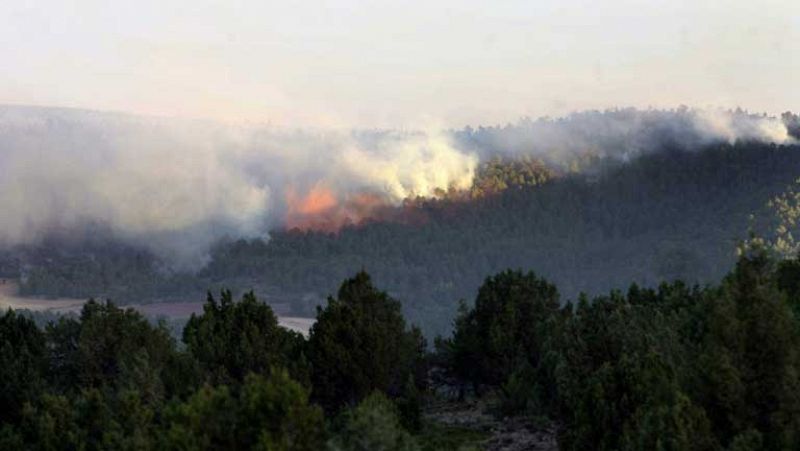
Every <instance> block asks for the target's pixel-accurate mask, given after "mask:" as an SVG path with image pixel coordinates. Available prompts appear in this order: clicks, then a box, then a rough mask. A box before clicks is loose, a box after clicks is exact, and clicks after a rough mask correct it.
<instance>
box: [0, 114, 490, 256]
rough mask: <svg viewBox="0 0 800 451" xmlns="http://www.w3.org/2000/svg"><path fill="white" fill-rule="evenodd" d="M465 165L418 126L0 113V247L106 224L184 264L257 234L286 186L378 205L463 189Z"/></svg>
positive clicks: (279, 216) (281, 201)
mask: <svg viewBox="0 0 800 451" xmlns="http://www.w3.org/2000/svg"><path fill="white" fill-rule="evenodd" d="M475 164H476V160H475V158H474V157H473V156H470V155H468V154H465V153H461V152H459V151H457V150H455V149H453V148H452V147H450V145H449V143H448V142H447V139H445V138H444V137H441V136H433V135H430V136H429V135H427V134H420V133H407V134H406V133H382V132H381V133H379V132H374V133H365V134H362V135H358V134H354V133H348V132H335V131H324V132H323V131H287V130H278V129H273V128H270V127H257V126H248V125H231V124H220V123H213V122H203V121H183V120H167V119H158V118H142V117H137V116H129V115H123V114H108V113H96V112H87V111H78V110H66V109H42V108H25V107H4V108H0V212H1V213H0V243H2V244H3V245H5V246H8V245H13V244H19V243H32V242H36V241H37V240H39V239H41V238H42V237H44V236H46V235H48V234H53V233H63V232H64V231H65V230H66V231H69V230H77V229H80V228H81V227H85V226H86V225H89V224H95V223H99V224H103V225H107V226H108V228H110V229H111V230H112V231H113V232H114V233H115V234H116V235H117V236H118V237H119V238H122V239H126V240H130V241H133V242H135V243H144V244H145V245H146V246H147V247H148V248H150V249H151V250H152V251H154V252H155V253H157V254H158V255H160V256H161V257H165V258H167V259H168V260H169V261H171V262H172V263H173V264H177V265H178V266H181V267H184V268H190V267H198V266H200V265H202V263H203V260H204V256H205V254H206V252H207V250H208V249H209V247H210V245H211V244H212V243H213V242H214V241H216V240H218V239H220V238H222V237H224V236H230V237H234V238H238V237H256V236H264V235H265V234H266V232H267V230H269V228H270V227H274V226H277V225H279V224H280V223H281V222H282V220H283V216H284V213H285V211H286V210H287V208H288V207H289V206H287V205H286V202H287V193H288V192H290V191H291V192H293V193H299V196H301V197H302V196H303V195H304V193H306V192H307V191H309V190H311V189H312V188H314V187H319V186H325V187H326V189H329V190H331V191H332V193H333V194H331V195H333V196H336V197H338V196H346V195H347V194H348V193H354V192H360V191H370V192H374V193H376V194H378V195H380V196H381V198H383V199H385V200H386V201H387V202H392V201H394V202H399V201H400V200H402V198H403V197H405V196H409V195H431V194H432V192H433V190H434V189H435V188H437V187H445V188H446V187H447V186H450V185H456V186H458V187H465V186H468V184H469V182H470V180H471V178H472V172H473V170H474V168H475Z"/></svg>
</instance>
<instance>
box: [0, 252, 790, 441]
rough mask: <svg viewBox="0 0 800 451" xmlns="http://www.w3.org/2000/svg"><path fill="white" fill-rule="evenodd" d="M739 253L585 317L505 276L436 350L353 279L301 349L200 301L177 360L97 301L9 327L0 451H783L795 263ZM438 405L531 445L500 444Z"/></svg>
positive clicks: (489, 282)
mask: <svg viewBox="0 0 800 451" xmlns="http://www.w3.org/2000/svg"><path fill="white" fill-rule="evenodd" d="M739 249H740V257H739V258H738V260H737V262H736V265H735V267H734V268H733V270H732V271H731V272H730V273H729V274H728V275H727V276H726V277H725V278H724V279H723V281H722V282H721V283H720V284H718V285H713V286H707V287H704V288H701V287H699V286H696V285H695V286H691V285H688V284H686V283H684V282H682V281H675V282H672V283H664V284H661V285H660V286H659V287H658V288H656V289H647V288H641V287H639V286H638V285H636V284H633V285H631V286H630V287H629V288H628V290H627V291H625V292H621V291H612V292H610V293H609V294H606V295H602V296H597V297H594V298H592V299H590V298H588V297H586V296H580V297H578V298H576V299H575V298H568V299H562V298H561V295H560V293H559V290H558V288H557V287H556V285H554V284H552V283H550V282H549V281H547V280H546V279H545V278H542V277H540V276H539V275H537V274H535V273H533V272H522V271H512V270H508V271H503V272H500V273H498V274H495V275H493V276H491V277H488V278H486V279H485V281H484V282H483V284H482V285H481V287H480V289H479V290H478V292H477V296H476V297H475V298H474V301H471V302H470V303H462V305H461V306H460V308H459V314H458V315H457V316H456V318H455V320H454V322H453V326H454V327H453V332H452V334H449V335H448V336H446V337H439V338H437V339H436V340H435V343H434V345H435V346H434V347H433V348H431V347H429V346H428V345H427V344H426V341H425V339H424V338H423V336H422V334H421V332H420V331H419V329H417V328H416V327H414V326H413V325H411V324H409V323H407V322H406V320H405V319H404V317H403V315H402V313H401V309H400V303H399V302H398V301H397V300H395V299H393V298H392V297H391V296H389V295H388V294H386V293H385V292H383V291H381V290H380V289H379V288H378V287H376V286H375V285H374V284H373V281H372V279H371V278H370V276H369V275H368V274H366V273H365V272H359V273H358V274H356V275H355V276H354V277H352V278H350V279H347V280H345V281H344V282H343V283H342V284H341V286H340V288H339V290H338V292H337V293H336V295H335V296H331V297H329V298H328V300H327V301H326V303H325V305H324V306H323V307H320V308H319V309H318V310H317V315H316V316H317V322H316V323H315V325H314V326H313V328H312V329H311V332H310V335H309V337H308V338H305V337H303V336H302V335H300V334H297V333H294V332H290V331H288V330H285V329H282V328H281V327H279V326H278V324H277V320H276V316H275V315H274V313H273V312H272V309H271V308H270V307H269V306H268V305H266V304H264V303H262V302H260V301H259V300H258V299H256V297H255V296H254V295H253V294H252V293H249V294H245V295H244V296H243V297H242V298H241V300H238V301H237V300H235V299H234V298H233V295H232V294H231V292H229V291H223V292H222V293H221V295H220V296H219V297H215V296H212V295H210V294H209V296H208V299H207V301H206V303H205V306H204V311H203V313H202V314H200V315H195V316H192V318H191V319H190V320H189V322H188V323H187V324H186V326H185V328H184V330H183V333H182V337H181V339H180V340H179V341H176V340H175V339H174V338H173V337H172V336H171V335H170V333H169V331H168V330H167V329H166V326H165V325H164V324H156V325H153V324H152V323H150V322H148V321H147V320H146V319H145V318H144V317H143V316H141V314H139V313H136V312H135V311H133V310H125V309H122V308H120V307H117V306H116V305H114V304H113V303H111V302H96V301H90V302H89V303H87V304H86V305H85V306H84V307H83V310H82V312H81V314H80V316H79V317H77V318H69V317H62V318H59V319H56V320H51V321H49V322H48V323H47V324H46V325H45V326H44V327H40V326H37V325H36V323H35V322H34V320H33V319H31V318H29V316H28V315H27V314H24V313H16V312H14V311H11V310H9V311H7V312H5V313H4V314H3V315H2V316H0V404H2V405H3V409H2V411H1V412H0V448H2V449H10V450H11V449H41V450H58V449H64V450H77V449H85V450H93V449H136V450H147V449H176V450H177V449H180V450H192V449H198V450H200V449H264V450H319V449H331V450H364V451H366V450H448V449H450V450H467V449H502V448H501V446H512V445H513V446H519V448H514V449H552V448H549V447H548V446H555V443H556V442H557V443H558V447H559V448H560V449H563V450H582V449H598V450H618V449H626V450H651V449H662V450H689V449H694V450H739V451H741V450H783V449H794V448H796V447H797V446H799V445H800V397H799V396H798V393H800V360H798V359H800V355H798V349H799V348H798V344H800V342H798V340H800V316H798V314H800V292H799V291H798V286H800V284H798V280H800V262H798V261H797V260H795V259H789V260H779V259H776V258H775V256H774V254H773V253H772V252H771V250H770V249H769V248H768V247H764V246H763V245H761V244H758V242H757V241H753V242H750V243H742V244H741V245H740V247H739ZM564 301H566V302H564ZM442 406H449V407H448V409H449V410H448V411H449V412H451V414H452V412H453V411H454V409H466V410H467V411H473V413H471V415H473V416H475V415H483V416H487V415H488V416H491V417H495V418H498V419H499V420H497V421H500V422H499V423H496V424H497V425H509V424H515V425H519V426H518V427H519V428H520V431H526V432H524V433H521V432H520V431H517V432H516V433H515V435H512V436H508V437H505V438H497V435H498V433H499V432H498V429H496V426H494V427H491V428H483V427H478V426H475V425H474V424H472V423H455V424H454V423H451V422H448V420H447V417H446V416H443V415H441V414H440V413H439V412H442V410H441V407H442ZM535 431H540V432H539V433H535ZM541 431H544V432H541ZM525 434H527V435H525ZM536 434H539V435H536ZM541 434H544V437H551V439H548V440H547V441H545V442H542V441H539V440H540V439H536V440H534V441H531V440H530V439H525V440H527V441H525V440H523V441H522V442H520V440H521V439H520V437H540V438H541V437H542V435H541ZM547 444H550V445H547Z"/></svg>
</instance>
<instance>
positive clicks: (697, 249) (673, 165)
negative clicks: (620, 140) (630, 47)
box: [7, 142, 800, 335]
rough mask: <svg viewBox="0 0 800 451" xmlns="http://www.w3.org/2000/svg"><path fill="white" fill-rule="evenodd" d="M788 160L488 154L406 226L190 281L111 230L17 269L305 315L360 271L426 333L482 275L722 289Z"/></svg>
mask: <svg viewBox="0 0 800 451" xmlns="http://www.w3.org/2000/svg"><path fill="white" fill-rule="evenodd" d="M798 150H800V148H798V147H797V146H790V145H786V146H778V145H773V144H764V143H759V142H737V143H735V144H725V143H717V144H712V145H707V146H705V147H702V148H686V147H685V146H676V147H668V146H665V147H664V148H662V149H660V150H659V151H652V152H647V153H643V154H641V155H640V156H638V157H635V158H632V159H630V160H629V161H619V160H618V159H616V158H614V159H605V160H604V159H603V158H601V157H596V158H594V160H592V162H591V167H592V168H593V169H592V170H591V171H584V172H576V173H573V172H570V171H569V169H568V167H567V168H566V169H565V168H556V167H554V166H552V165H548V164H546V163H544V162H543V161H541V160H536V159H531V158H527V159H526V158H523V157H519V158H517V159H508V158H510V157H506V159H498V158H499V157H494V158H490V159H489V160H487V161H486V162H485V163H483V164H482V166H481V167H480V168H479V170H478V177H476V179H475V183H474V186H473V189H472V190H471V191H470V192H469V193H467V194H466V197H465V195H462V194H458V193H450V194H443V196H442V197H441V198H438V199H415V200H411V201H409V202H406V204H405V205H403V206H401V207H398V209H399V210H401V211H405V212H406V213H407V214H406V215H405V216H402V215H401V216H402V217H406V218H413V220H409V221H402V220H400V221H378V220H376V221H369V222H366V223H362V224H355V225H352V226H349V227H345V228H344V229H342V230H341V231H339V232H338V233H335V234H333V233H324V232H315V231H299V230H275V231H273V232H272V233H271V234H270V237H269V240H268V241H263V240H253V241H245V240H235V239H232V240H229V241H226V242H221V243H219V244H218V245H217V246H216V247H215V248H214V249H213V250H212V252H211V254H210V260H209V262H208V264H207V265H206V266H205V267H204V268H203V269H202V270H201V271H199V272H198V273H195V274H190V273H180V272H178V273H176V272H174V271H170V270H168V269H165V268H164V267H163V265H161V264H160V263H159V262H158V261H157V260H156V259H155V258H154V257H153V256H152V255H150V254H148V253H147V252H145V251H143V250H141V249H138V248H135V247H133V246H129V245H124V244H120V243H118V242H115V241H114V240H113V239H112V238H110V237H109V238H104V237H108V236H110V234H109V233H104V231H103V229H102V227H101V226H98V229H97V230H90V231H87V232H86V234H85V236H77V237H76V236H74V235H72V236H70V237H69V239H61V238H62V237H58V236H56V237H55V238H53V239H52V240H51V241H49V242H45V243H44V244H43V245H42V246H39V247H30V248H27V249H24V250H23V251H20V252H19V253H18V255H17V256H18V258H19V261H20V263H19V268H18V270H19V271H20V272H22V273H23V283H22V287H21V288H22V291H23V293H24V294H29V295H51V296H70V297H79V298H87V297H89V296H101V297H109V298H112V299H115V300H117V301H118V302H120V303H123V304H124V303H127V302H151V301H156V300H164V299H178V300H187V299H189V300H191V299H197V298H198V297H200V296H202V293H204V292H205V291H206V290H208V289H212V290H214V291H216V290H219V289H221V288H224V287H236V288H238V289H240V290H248V289H253V290H255V291H256V293H257V294H259V295H260V296H261V297H263V298H266V299H268V300H269V301H270V302H275V303H288V304H290V305H291V307H292V309H293V311H294V313H295V314H297V315H309V314H311V313H313V311H314V307H315V306H316V305H318V304H320V303H321V302H322V300H323V298H324V295H325V293H328V292H330V291H331V290H333V289H334V288H335V286H336V284H337V283H338V281H339V280H341V279H343V278H345V277H347V275H348V274H351V273H353V272H354V271H357V270H359V269H366V270H368V271H369V272H370V274H372V275H373V277H374V279H375V280H376V282H377V283H379V284H380V285H381V286H383V287H385V288H386V289H387V291H388V292H389V293H391V294H392V295H393V296H395V297H396V298H398V299H402V301H403V308H404V312H405V313H406V314H407V315H408V316H409V318H411V319H412V320H413V321H415V322H416V323H417V324H419V325H420V326H421V327H422V328H423V330H424V331H425V332H426V334H428V335H430V334H432V333H435V332H444V331H446V330H447V329H448V327H449V321H450V318H451V317H452V315H453V314H454V312H455V309H456V305H457V301H458V300H459V299H462V298H468V297H469V296H470V295H471V293H472V292H473V291H474V290H475V289H476V288H477V287H478V285H479V284H480V283H481V281H482V279H483V277H484V276H485V274H489V273H492V272H496V271H500V270H502V269H504V268H508V267H511V268H534V269H535V270H536V271H537V273H539V274H542V275H543V276H545V277H547V278H548V279H549V280H552V281H554V282H555V283H557V284H558V286H559V287H560V290H561V291H562V292H563V293H565V294H566V295H568V296H570V297H574V296H577V294H578V293H580V292H587V293H589V294H599V293H602V292H605V291H608V290H609V289H612V288H624V287H625V286H626V285H627V284H628V283H630V282H632V281H635V282H637V283H639V284H641V285H643V286H653V285H654V284H656V283H657V282H658V281H660V280H665V279H666V280H669V279H674V278H681V279H684V280H687V281H688V282H691V283H694V282H699V283H709V282H715V281H719V280H720V278H721V277H722V276H723V275H724V273H725V271H727V269H728V268H730V267H731V265H732V264H733V262H734V254H733V252H732V251H731V249H732V248H733V245H734V243H735V241H736V240H737V239H740V238H743V237H744V236H745V235H746V233H747V230H748V228H749V227H755V228H756V229H757V230H758V231H761V232H764V233H770V232H769V230H767V229H768V228H769V227H770V225H769V224H765V223H764V222H763V221H756V223H755V224H754V223H752V221H751V219H750V217H751V215H755V217H756V218H763V217H765V215H766V216H768V214H767V213H766V212H765V209H766V204H767V202H768V201H769V200H770V199H771V198H773V197H774V196H775V195H777V194H778V193H781V192H783V190H785V189H786V187H787V186H788V185H790V184H791V183H792V182H793V181H794V179H795V178H796V176H797V174H798V173H800V152H798ZM587 164H588V163H587ZM567 166H568V165H567ZM396 216H397V215H396ZM396 216H395V217H396ZM69 243H73V244H69ZM19 255H22V257H19ZM7 266H12V265H11V264H7Z"/></svg>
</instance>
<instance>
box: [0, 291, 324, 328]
mask: <svg viewBox="0 0 800 451" xmlns="http://www.w3.org/2000/svg"><path fill="white" fill-rule="evenodd" d="M18 293H19V286H18V284H17V282H16V281H14V280H10V279H0V310H3V311H4V310H5V309H8V308H11V309H25V310H32V311H37V312H45V311H47V312H53V313H70V312H74V313H78V312H80V310H81V306H83V304H84V303H85V302H86V301H85V300H83V299H74V298H56V299H45V298H35V297H22V296H19V294H18ZM125 307H132V308H134V309H136V310H138V311H140V312H141V313H142V314H144V315H146V316H154V317H159V316H164V317H167V318H170V319H183V318H188V317H189V316H191V315H192V313H197V314H199V313H202V312H203V303H202V302H163V303H155V304H131V305H125ZM278 322H279V323H280V325H281V326H283V327H285V328H287V329H290V330H294V331H296V332H300V333H302V334H304V335H307V334H308V331H309V330H310V329H311V325H312V324H314V319H313V318H302V317H293V316H278Z"/></svg>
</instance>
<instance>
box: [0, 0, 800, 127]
mask: <svg viewBox="0 0 800 451" xmlns="http://www.w3.org/2000/svg"><path fill="white" fill-rule="evenodd" d="M0 103H23V104H38V105H58V106H72V107H84V108H94V109H104V110H121V111H131V112H138V113H148V114H163V115H170V116H190V117H212V118H221V119H229V120H239V119H245V120H250V121H258V122H272V123H276V124H284V125H292V126H295V125H297V126H300V125H323V126H361V127H371V126H378V127H387V126H388V127H429V126H439V125H446V126H462V125H465V124H473V125H475V124H479V123H482V124H493V123H499V122H505V121H509V120H515V119H516V118H518V117H520V116H523V115H530V116H540V115H559V114H564V113H567V112H570V111H573V110H579V109H586V108H605V107H612V106H638V107H647V106H655V107H674V106H677V105H680V104H687V105H690V106H718V107H734V106H742V107H745V108H747V109H749V110H752V111H757V112H761V111H765V112H769V113H779V112H781V111H784V110H787V109H791V110H795V111H797V110H800V1H798V0H758V1H755V0H751V1H743V0H728V1H721V0H720V1H702V0H691V1H676V0H670V1H647V2H645V1H623V0H604V1H597V0H594V1H565V0H543V1H537V0H528V1H505V0H494V1H483V2H476V1H469V0H455V1H451V0H447V1H437V0H406V1H392V2H385V1H368V2H361V1H355V0H343V1H330V2H326V1H283V2H277V1H268V0H254V1H233V0H221V1H207V0H185V1H184V0H181V1H170V0H135V1H111V2H109V1H107V0H103V1H55V0H6V1H3V2H0Z"/></svg>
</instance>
